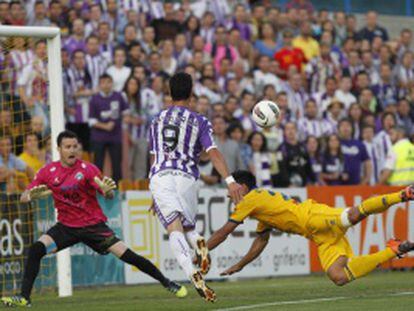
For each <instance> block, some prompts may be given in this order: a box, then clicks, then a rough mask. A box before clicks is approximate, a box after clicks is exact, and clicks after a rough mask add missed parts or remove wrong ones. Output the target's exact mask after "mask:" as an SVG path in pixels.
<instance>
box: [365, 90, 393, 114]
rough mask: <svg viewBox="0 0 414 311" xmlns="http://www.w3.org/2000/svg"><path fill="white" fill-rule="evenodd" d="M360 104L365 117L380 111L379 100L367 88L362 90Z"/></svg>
mask: <svg viewBox="0 0 414 311" xmlns="http://www.w3.org/2000/svg"><path fill="white" fill-rule="evenodd" d="M358 103H359V105H360V107H361V109H362V113H363V114H364V115H366V114H371V113H375V112H377V111H378V110H379V106H378V103H377V99H376V98H375V96H374V94H373V93H372V90H371V89H370V88H365V89H362V90H361V93H360V95H359V101H358ZM388 105H390V104H388Z"/></svg>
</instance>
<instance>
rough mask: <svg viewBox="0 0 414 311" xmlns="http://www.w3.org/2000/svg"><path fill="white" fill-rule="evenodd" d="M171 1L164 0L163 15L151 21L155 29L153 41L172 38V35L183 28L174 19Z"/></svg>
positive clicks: (174, 13)
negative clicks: (165, 0)
mask: <svg viewBox="0 0 414 311" xmlns="http://www.w3.org/2000/svg"><path fill="white" fill-rule="evenodd" d="M173 5H174V4H173V3H172V2H164V5H163V7H164V16H163V17H161V18H157V19H154V20H152V21H151V26H152V27H154V31H155V43H156V44H158V43H159V42H161V41H163V40H166V39H174V37H175V36H176V35H177V34H178V33H180V32H181V31H182V30H183V26H182V24H180V23H179V22H178V21H177V20H176V18H175V17H176V16H175V15H176V12H175V11H174V7H173Z"/></svg>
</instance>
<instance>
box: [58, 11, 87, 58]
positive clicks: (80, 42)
mask: <svg viewBox="0 0 414 311" xmlns="http://www.w3.org/2000/svg"><path fill="white" fill-rule="evenodd" d="M63 47H64V48H65V49H66V50H67V51H68V52H69V54H72V53H73V51H75V50H83V51H85V50H86V42H85V24H84V22H83V20H82V19H80V18H77V19H75V20H74V21H73V25H72V35H71V36H70V37H69V38H67V39H66V41H65V44H64V45H63Z"/></svg>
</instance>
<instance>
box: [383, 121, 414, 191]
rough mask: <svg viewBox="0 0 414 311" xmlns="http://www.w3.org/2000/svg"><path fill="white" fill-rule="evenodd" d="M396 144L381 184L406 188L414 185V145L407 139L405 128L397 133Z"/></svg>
mask: <svg viewBox="0 0 414 311" xmlns="http://www.w3.org/2000/svg"><path fill="white" fill-rule="evenodd" d="M395 132H396V133H395V141H396V142H395V144H394V145H393V146H392V149H391V150H390V151H389V153H388V155H387V160H386V162H385V165H384V168H383V170H382V172H381V176H380V180H379V182H380V183H381V184H388V185H391V186H406V185H412V184H413V183H414V170H413V167H414V157H412V154H414V144H413V142H412V141H411V140H410V139H409V138H407V135H406V133H405V132H404V129H403V128H400V127H397V128H396V131H395Z"/></svg>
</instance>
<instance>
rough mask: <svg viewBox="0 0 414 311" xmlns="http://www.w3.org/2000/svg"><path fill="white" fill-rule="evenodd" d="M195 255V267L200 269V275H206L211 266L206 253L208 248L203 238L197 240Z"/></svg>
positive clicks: (208, 255)
mask: <svg viewBox="0 0 414 311" xmlns="http://www.w3.org/2000/svg"><path fill="white" fill-rule="evenodd" d="M195 255H196V258H197V265H198V266H199V267H200V272H201V273H202V274H204V275H205V274H207V272H208V271H209V270H210V266H211V258H210V254H209V253H208V247H207V244H206V240H204V238H203V237H199V238H198V239H197V248H196V249H195Z"/></svg>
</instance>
